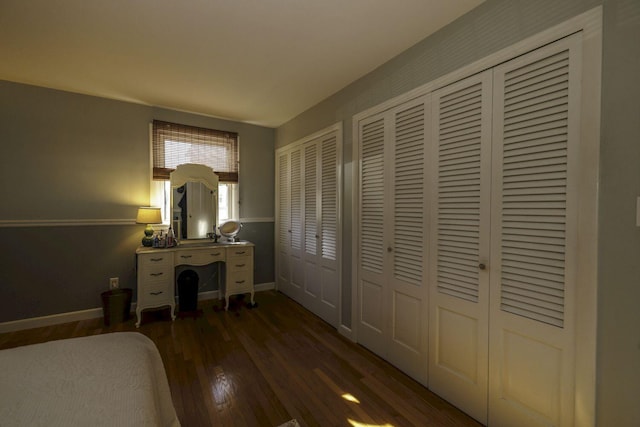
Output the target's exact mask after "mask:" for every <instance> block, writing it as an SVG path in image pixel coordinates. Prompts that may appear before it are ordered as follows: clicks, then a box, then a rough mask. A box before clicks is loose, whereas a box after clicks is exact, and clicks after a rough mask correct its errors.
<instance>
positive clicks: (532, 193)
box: [489, 36, 580, 426]
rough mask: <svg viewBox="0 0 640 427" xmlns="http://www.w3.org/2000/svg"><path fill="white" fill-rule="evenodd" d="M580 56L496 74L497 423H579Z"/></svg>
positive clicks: (525, 59) (557, 54)
mask: <svg viewBox="0 0 640 427" xmlns="http://www.w3.org/2000/svg"><path fill="white" fill-rule="evenodd" d="M579 49H580V39H579V38H578V36H574V37H571V38H568V39H564V40H562V41H560V42H556V43H555V44H552V45H549V46H547V47H545V48H541V49H539V50H537V51H534V52H532V53H531V54H528V55H525V56H522V57H520V58H518V59H516V60H513V61H511V62H508V63H506V64H504V65H502V66H500V67H497V68H496V69H495V81H494V88H495V92H494V99H495V110H494V146H493V159H494V161H493V163H494V169H493V185H492V192H493V196H492V197H493V202H492V203H493V205H494V206H497V207H499V209H495V210H494V212H493V215H492V236H491V240H492V248H491V257H492V266H491V310H490V319H491V330H490V337H491V339H490V378H491V383H490V393H489V397H490V400H489V423H490V425H492V426H514V425H517V426H548V425H554V426H572V425H573V405H574V391H573V384H574V366H573V365H574V351H573V348H574V333H575V326H574V300H575V292H576V291H577V290H576V283H575V268H576V265H575V264H576V262H575V257H576V242H577V236H576V231H575V230H576V224H577V214H578V212H577V209H576V206H577V205H576V198H577V194H578V191H577V183H576V177H577V175H576V172H577V170H576V165H577V163H578V156H577V155H576V154H577V151H578V144H579V139H578V134H577V129H578V126H579V123H578V121H579V119H580V115H579V111H580V107H579V105H580V100H579V98H580V87H579V84H580V68H579V62H578V61H579V56H580V55H579V53H578V52H579Z"/></svg>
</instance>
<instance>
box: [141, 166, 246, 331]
mask: <svg viewBox="0 0 640 427" xmlns="http://www.w3.org/2000/svg"><path fill="white" fill-rule="evenodd" d="M170 181H171V203H170V204H171V224H172V227H173V229H174V231H175V232H176V237H177V239H178V241H179V242H180V243H179V245H178V246H175V247H171V248H150V247H144V246H141V247H139V248H138V249H137V250H136V257H137V266H138V268H137V279H138V302H137V306H136V315H137V318H138V319H137V322H136V326H137V327H139V326H140V320H141V313H142V311H143V310H145V309H148V308H158V307H165V306H169V307H171V318H172V319H175V308H176V301H175V288H176V286H175V284H176V279H175V268H176V267H178V266H183V265H184V266H194V267H195V266H203V265H209V264H212V263H215V262H223V263H225V266H226V269H225V270H226V275H225V279H224V280H222V281H219V283H218V289H219V292H220V295H221V296H224V298H225V300H226V306H225V309H227V310H228V309H229V297H230V296H232V295H237V294H245V293H251V305H252V306H253V305H255V302H254V299H253V294H254V289H253V248H254V245H253V243H251V242H236V241H233V240H234V239H235V238H236V234H237V233H238V232H239V230H240V228H241V224H240V223H239V222H238V221H227V222H226V223H224V224H222V225H221V227H220V230H221V233H222V234H223V235H225V236H227V238H228V240H229V241H226V242H222V243H215V242H214V241H213V240H212V239H211V238H209V237H211V236H213V235H214V234H215V225H216V223H217V217H218V176H217V175H216V174H215V173H214V171H213V170H212V169H211V168H210V167H208V166H205V165H198V164H182V165H179V166H178V167H177V168H176V169H175V170H174V171H173V172H171V174H170ZM228 225H230V226H231V231H230V232H229V233H230V234H229V233H225V231H229V230H226V229H227V227H228ZM220 282H224V283H220Z"/></svg>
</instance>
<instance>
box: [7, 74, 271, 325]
mask: <svg viewBox="0 0 640 427" xmlns="http://www.w3.org/2000/svg"><path fill="white" fill-rule="evenodd" d="M153 119H159V120H166V121H171V122H177V123H183V124H189V125H194V126H202V127H210V128H214V129H221V130H228V131H233V132H238V134H239V135H240V160H241V164H240V199H241V206H240V216H241V217H243V218H263V219H264V218H273V216H274V188H273V182H274V175H273V168H274V130H273V129H270V128H265V127H260V126H254V125H248V124H244V123H238V122H232V121H225V120H219V119H214V118H211V117H205V116H199V115H194V114H188V113H182V112H177V111H171V110H166V109H160V108H153V107H148V106H142V105H136V104H131V103H125V102H120V101H112V100H107V99H102V98H97V97H91V96H85V95H78V94H72V93H68V92H63V91H57V90H51V89H45V88H40V87H35V86H28V85H22V84H16V83H11V82H6V81H0V141H1V142H0V144H1V146H2V151H1V153H0V174H1V175H0V178H1V179H2V182H3V185H2V192H1V193H0V195H1V200H2V202H1V203H0V220H22V221H29V220H33V221H46V220H79V221H85V220H129V224H127V223H126V222H125V224H123V225H103V226H94V225H91V226H38V227H0V233H1V235H2V238H1V240H0V241H1V242H2V243H1V245H0V259H1V260H2V268H0V322H5V321H10V320H18V319H24V318H30V317H37V316H45V315H50V314H57V313H64V312H69V311H76V310H83V309H90V308H96V307H100V306H101V303H100V293H101V292H103V291H105V290H107V289H108V278H109V277H115V276H118V277H120V283H121V285H120V286H121V287H130V288H133V289H134V291H135V289H136V283H135V282H136V279H135V249H136V247H137V246H138V245H139V244H140V239H141V238H142V235H143V233H142V231H143V229H144V226H143V225H135V224H134V218H135V216H136V211H137V207H138V206H148V205H149V176H150V166H149V165H150V163H149V162H150V160H149V123H150V122H151V121H152V120H153ZM241 237H242V238H245V239H251V240H253V241H255V243H256V250H255V251H256V259H255V265H256V272H255V273H256V274H255V279H256V283H271V282H273V281H274V267H273V223H272V222H256V223H246V224H245V226H244V228H243V230H242V234H241Z"/></svg>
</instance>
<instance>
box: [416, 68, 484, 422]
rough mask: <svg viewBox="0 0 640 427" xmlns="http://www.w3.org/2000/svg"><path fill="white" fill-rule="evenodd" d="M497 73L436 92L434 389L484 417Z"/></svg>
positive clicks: (432, 308) (432, 296) (433, 159)
mask: <svg viewBox="0 0 640 427" xmlns="http://www.w3.org/2000/svg"><path fill="white" fill-rule="evenodd" d="M491 76H492V73H491V71H487V72H484V73H481V74H478V75H476V76H473V77H470V78H467V79H465V80H463V81H460V82H458V83H455V84H453V85H451V86H447V87H445V88H443V89H440V90H437V91H435V92H434V93H433V97H432V105H433V126H432V132H433V144H432V148H433V149H432V152H431V162H432V167H431V171H432V179H431V182H432V185H431V197H430V198H431V218H432V222H431V229H432V239H431V241H430V244H431V263H430V266H431V269H430V280H429V282H430V284H431V292H430V311H429V312H430V322H429V325H430V330H429V341H430V343H429V348H430V354H429V388H430V389H431V390H433V391H434V392H435V393H437V394H439V395H440V396H442V397H444V398H445V399H446V400H448V401H450V402H452V403H453V404H455V405H456V406H458V407H459V408H460V409H462V410H463V411H465V412H466V413H468V414H469V415H471V416H472V417H474V418H475V419H477V420H479V421H481V422H483V423H486V420H487V392H488V389H487V388H488V383H487V381H488V379H487V375H488V371H487V369H488V345H489V336H488V334H489V271H488V267H487V266H488V264H489V252H490V241H489V238H490V184H491V99H492V80H491Z"/></svg>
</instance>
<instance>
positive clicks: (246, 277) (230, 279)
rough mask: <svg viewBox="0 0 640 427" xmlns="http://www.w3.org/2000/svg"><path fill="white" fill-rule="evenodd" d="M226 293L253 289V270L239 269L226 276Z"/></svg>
mask: <svg viewBox="0 0 640 427" xmlns="http://www.w3.org/2000/svg"><path fill="white" fill-rule="evenodd" d="M227 287H228V289H227V292H226V293H227V294H235V293H243V292H251V291H253V271H240V272H236V273H231V274H229V275H228V276H227Z"/></svg>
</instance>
